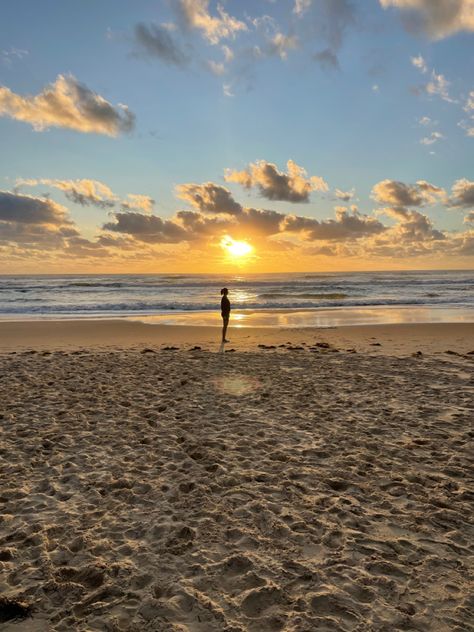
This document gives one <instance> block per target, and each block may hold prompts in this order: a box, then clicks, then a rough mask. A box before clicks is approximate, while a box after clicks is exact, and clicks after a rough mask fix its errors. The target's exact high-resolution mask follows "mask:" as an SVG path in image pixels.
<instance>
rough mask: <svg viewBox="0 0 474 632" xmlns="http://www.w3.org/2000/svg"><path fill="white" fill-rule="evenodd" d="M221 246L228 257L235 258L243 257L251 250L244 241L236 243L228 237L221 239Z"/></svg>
mask: <svg viewBox="0 0 474 632" xmlns="http://www.w3.org/2000/svg"><path fill="white" fill-rule="evenodd" d="M221 246H222V248H223V249H224V250H225V251H226V252H227V254H228V255H230V256H231V257H235V258H240V257H245V256H246V255H249V254H250V253H251V252H252V250H253V248H252V246H251V245H250V244H249V243H247V242H246V241H236V240H235V239H232V237H229V235H226V236H225V237H223V238H222V239H221Z"/></svg>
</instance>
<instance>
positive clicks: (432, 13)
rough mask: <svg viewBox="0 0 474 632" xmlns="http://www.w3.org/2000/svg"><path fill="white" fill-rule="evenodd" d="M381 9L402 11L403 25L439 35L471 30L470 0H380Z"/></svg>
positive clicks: (473, 10)
mask: <svg viewBox="0 0 474 632" xmlns="http://www.w3.org/2000/svg"><path fill="white" fill-rule="evenodd" d="M380 4H381V5H382V7H383V8H384V9H387V8H389V7H397V8H399V9H400V10H401V11H402V19H403V22H404V24H405V26H406V28H407V29H408V30H410V31H413V32H419V31H423V32H425V33H426V34H427V35H428V36H429V37H430V38H432V39H442V38H444V37H448V36H449V35H453V34H455V33H459V32H461V31H470V32H472V31H474V2H473V0H380Z"/></svg>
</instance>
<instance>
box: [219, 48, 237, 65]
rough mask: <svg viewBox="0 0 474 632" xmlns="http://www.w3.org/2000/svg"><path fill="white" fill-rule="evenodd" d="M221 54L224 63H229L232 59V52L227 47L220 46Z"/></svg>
mask: <svg viewBox="0 0 474 632" xmlns="http://www.w3.org/2000/svg"><path fill="white" fill-rule="evenodd" d="M222 52H223V54H224V59H225V61H226V62H230V61H232V60H233V59H234V56H235V54H234V51H233V50H232V49H231V48H229V47H228V46H222Z"/></svg>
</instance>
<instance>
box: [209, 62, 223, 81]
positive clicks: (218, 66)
mask: <svg viewBox="0 0 474 632" xmlns="http://www.w3.org/2000/svg"><path fill="white" fill-rule="evenodd" d="M207 67H208V68H209V70H210V71H211V72H212V74H213V75H216V77H220V76H222V75H223V74H224V73H225V65H224V64H223V62H221V61H219V62H218V61H214V60H213V59H209V60H208V61H207Z"/></svg>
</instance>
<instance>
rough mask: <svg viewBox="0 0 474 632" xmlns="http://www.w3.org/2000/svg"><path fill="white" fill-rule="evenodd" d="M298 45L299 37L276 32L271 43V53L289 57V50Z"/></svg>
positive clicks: (281, 57) (284, 57) (283, 57)
mask: <svg viewBox="0 0 474 632" xmlns="http://www.w3.org/2000/svg"><path fill="white" fill-rule="evenodd" d="M297 46H298V38H297V37H296V36H295V35H284V34H283V33H276V34H275V35H274V36H273V37H272V39H271V40H270V43H269V52H270V54H276V55H278V56H279V57H280V59H286V58H287V57H288V51H290V50H292V49H295V48H296V47H297Z"/></svg>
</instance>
